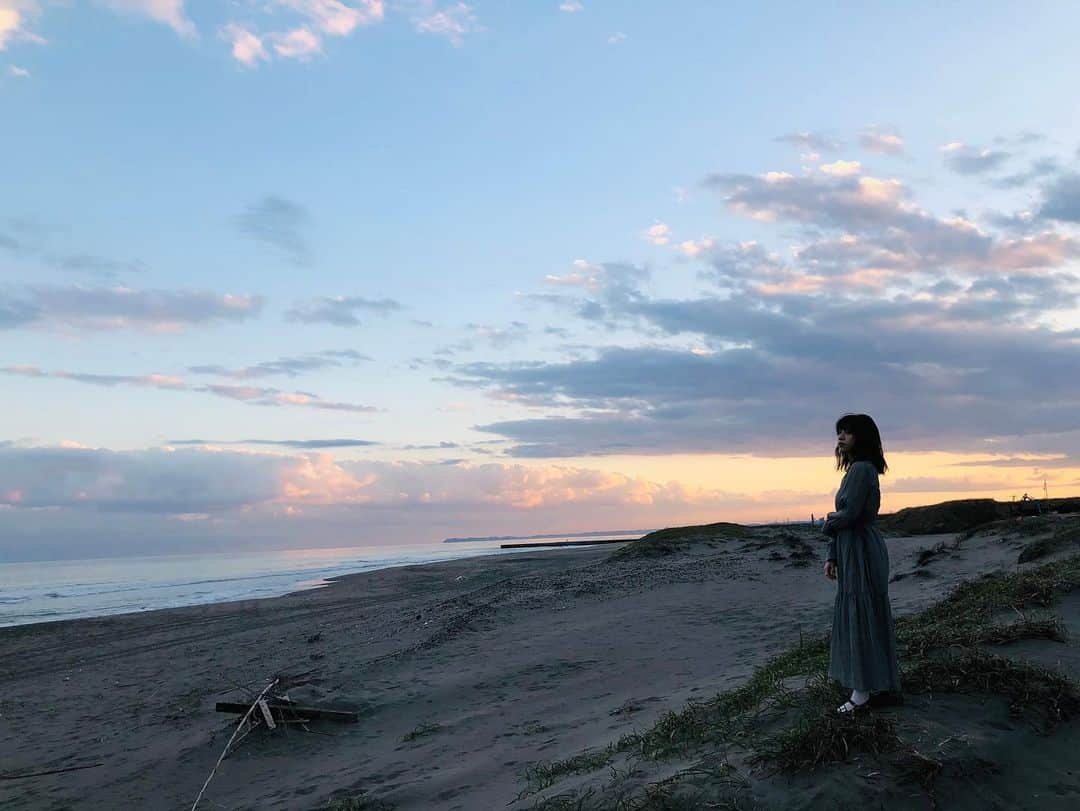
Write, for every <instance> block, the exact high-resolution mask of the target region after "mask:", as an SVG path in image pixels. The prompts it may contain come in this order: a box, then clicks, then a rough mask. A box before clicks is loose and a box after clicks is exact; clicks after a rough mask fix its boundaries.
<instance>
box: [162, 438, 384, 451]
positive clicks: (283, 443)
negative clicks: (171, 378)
mask: <svg viewBox="0 0 1080 811" xmlns="http://www.w3.org/2000/svg"><path fill="white" fill-rule="evenodd" d="M168 444H169V445H200V446H202V445H208V446H214V447H218V446H226V445H270V446H276V447H281V448H295V449H298V450H329V449H331V448H367V447H371V446H373V445H379V444H381V443H379V442H372V441H371V440H368V439H232V440H228V441H220V440H210V439H171V440H169V442H168Z"/></svg>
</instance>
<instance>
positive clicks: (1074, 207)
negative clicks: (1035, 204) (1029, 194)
mask: <svg viewBox="0 0 1080 811" xmlns="http://www.w3.org/2000/svg"><path fill="white" fill-rule="evenodd" d="M1039 216H1041V217H1043V218H1044V219H1049V220H1059V221H1060V222H1069V223H1080V174H1067V175H1063V176H1061V177H1059V178H1058V179H1057V180H1055V181H1054V182H1053V183H1051V184H1050V185H1049V186H1047V188H1046V189H1045V191H1044V192H1043V202H1042V206H1041V207H1040V209H1039Z"/></svg>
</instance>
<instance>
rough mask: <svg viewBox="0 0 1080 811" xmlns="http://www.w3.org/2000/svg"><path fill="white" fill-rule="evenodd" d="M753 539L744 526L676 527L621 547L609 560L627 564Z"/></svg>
mask: <svg viewBox="0 0 1080 811" xmlns="http://www.w3.org/2000/svg"><path fill="white" fill-rule="evenodd" d="M750 537H753V530H751V529H750V528H748V527H744V526H743V525H742V524H731V523H728V522H726V521H721V522H719V523H716V524H702V525H701V526H696V527H673V528H671V529H660V530H657V531H656V532H650V533H649V534H648V535H646V536H644V537H643V538H638V539H637V540H636V541H631V542H630V543H628V544H626V545H625V546H622V547H619V548H618V549H616V550H615V551H614V552H612V553H611V556H610V557H609V558H608V560H611V561H625V560H639V559H641V558H659V557H665V556H667V555H673V554H676V553H677V552H681V551H683V550H685V549H689V548H691V547H693V546H699V545H716V544H718V543H724V542H727V541H732V540H742V539H745V538H750Z"/></svg>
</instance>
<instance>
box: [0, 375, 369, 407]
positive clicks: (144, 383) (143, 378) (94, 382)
mask: <svg viewBox="0 0 1080 811" xmlns="http://www.w3.org/2000/svg"><path fill="white" fill-rule="evenodd" d="M0 373H2V374H8V375H17V376H20V377H29V378H37V379H48V378H51V379H56V380H68V381H71V382H74V383H83V384H87V385H91V386H104V387H107V388H112V387H115V386H134V387H138V388H155V389H164V390H167V391H174V392H196V393H203V394H211V395H214V396H216V397H223V398H225V399H228V400H236V401H239V402H242V403H245V404H246V405H256V406H288V407H295V408H314V409H319V410H323V411H350V412H354V413H358V414H370V413H373V412H375V411H378V409H377V408H375V407H373V406H368V405H361V404H359V403H342V402H334V401H332V400H323V399H322V398H320V397H319V396H317V395H315V394H311V393H309V392H301V391H293V392H288V391H281V390H280V389H276V388H269V387H261V386H244V385H233V384H214V383H211V384H205V385H191V384H189V383H187V382H185V381H184V380H183V379H182V378H179V377H176V376H173V375H162V374H150V375H116V374H91V373H85V372H69V371H63V370H57V371H45V370H44V369H40V368H38V367H37V366H5V367H0Z"/></svg>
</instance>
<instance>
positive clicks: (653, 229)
mask: <svg viewBox="0 0 1080 811" xmlns="http://www.w3.org/2000/svg"><path fill="white" fill-rule="evenodd" d="M641 238H642V239H644V240H647V241H648V242H651V243H652V244H653V245H667V244H668V243H669V242H671V228H670V227H669V226H668V225H666V224H665V223H662V222H658V223H655V224H654V225H650V226H649V227H648V228H646V229H645V230H644V231H642V232H641Z"/></svg>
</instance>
